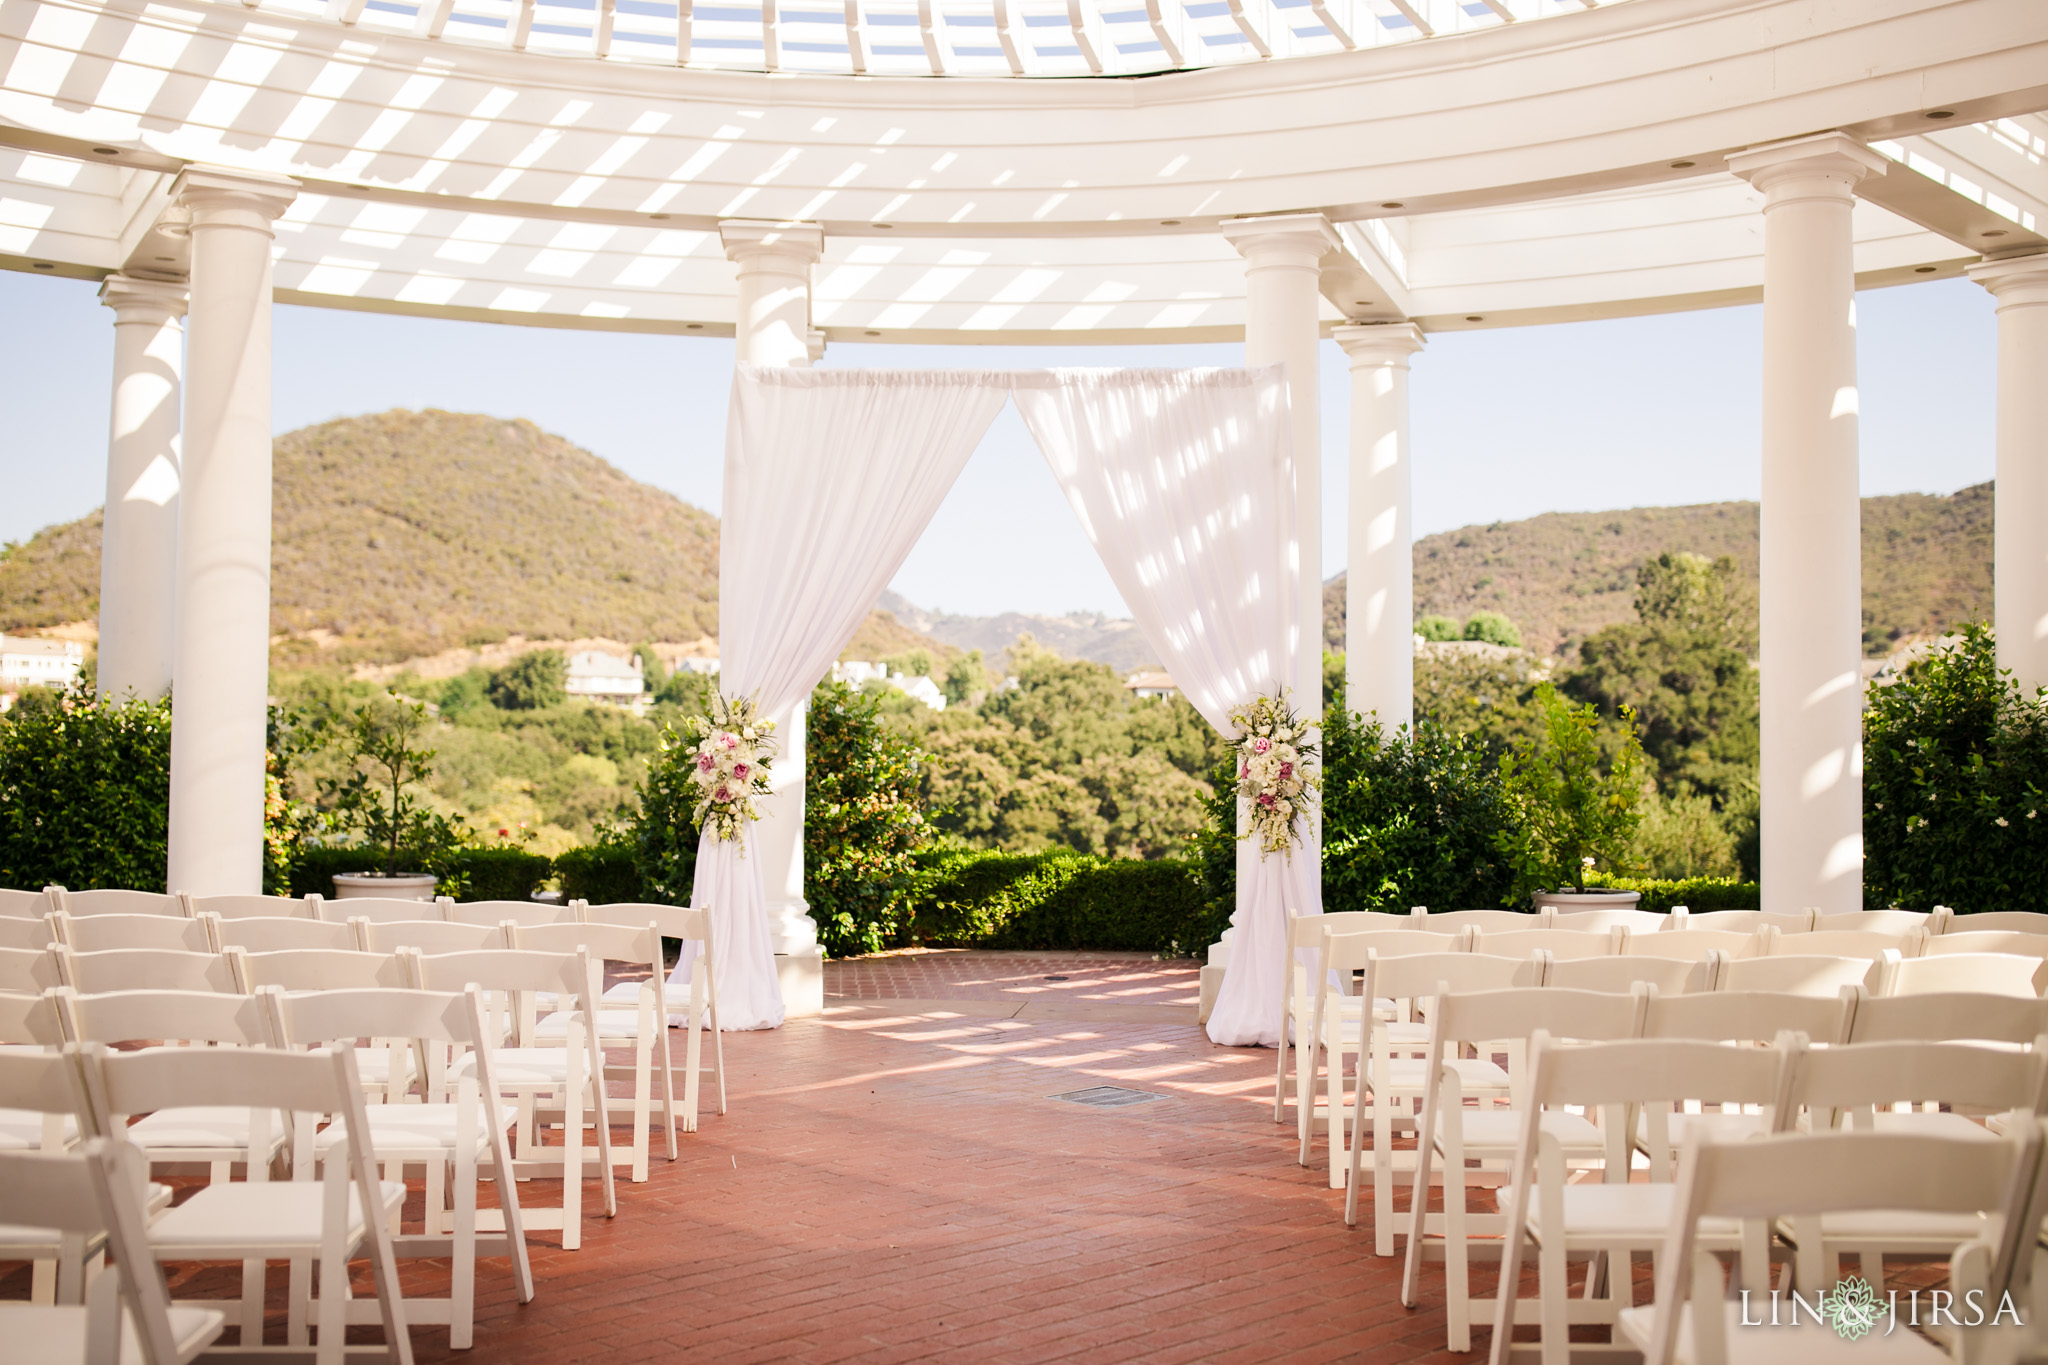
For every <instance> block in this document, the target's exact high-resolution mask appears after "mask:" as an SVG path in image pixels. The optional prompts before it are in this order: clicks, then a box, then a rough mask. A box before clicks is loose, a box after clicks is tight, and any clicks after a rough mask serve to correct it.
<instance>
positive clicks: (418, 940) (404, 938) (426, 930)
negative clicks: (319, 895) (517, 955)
mask: <svg viewBox="0 0 2048 1365" xmlns="http://www.w3.org/2000/svg"><path fill="white" fill-rule="evenodd" d="M349 926H350V927H351V928H353V929H354V930H355V931H356V947H357V948H359V949H361V950H362V951H363V952H366V953H395V952H399V951H400V950H402V949H405V948H417V949H418V950H419V951H420V952H423V953H475V952H483V951H487V950H489V949H493V948H504V947H508V946H510V945H508V944H507V943H506V942H505V930H504V927H503V926H502V925H497V924H488V925H486V924H450V923H449V922H448V921H446V920H382V921H380V920H373V919H357V920H350V921H349Z"/></svg>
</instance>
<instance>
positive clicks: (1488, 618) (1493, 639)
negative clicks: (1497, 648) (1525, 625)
mask: <svg viewBox="0 0 2048 1365" xmlns="http://www.w3.org/2000/svg"><path fill="white" fill-rule="evenodd" d="M1462 634H1463V636H1464V638H1465V639H1467V640H1478V641H1480V642H1482V643H1484V644H1489V645H1504V646H1506V647H1507V648H1509V649H1520V648H1521V647H1522V632H1521V631H1519V630H1517V629H1516V628H1515V623H1514V622H1513V621H1510V620H1509V619H1508V618H1507V617H1505V616H1503V615H1501V614H1500V613H1499V612H1497V611H1475V612H1473V613H1472V615H1471V616H1469V617H1468V618H1466V621H1465V629H1464V631H1463V632H1462Z"/></svg>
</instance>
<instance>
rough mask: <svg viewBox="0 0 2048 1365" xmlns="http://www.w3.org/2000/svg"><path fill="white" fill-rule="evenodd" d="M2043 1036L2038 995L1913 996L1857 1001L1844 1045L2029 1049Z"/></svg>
mask: <svg viewBox="0 0 2048 1365" xmlns="http://www.w3.org/2000/svg"><path fill="white" fill-rule="evenodd" d="M1923 960H1925V959H1923ZM2044 1033H2048V1000H2043V999H2041V998H2040V997H2039V996H2031V995H2026V996H2022V995H1987V994H1979V993H1976V992H1947V993H1934V992H1916V993H1913V994H1907V995H1888V996H1887V995H1874V996H1870V997H1869V998H1867V999H1864V1000H1859V1001H1858V1002H1857V1003H1856V1018H1855V1021H1854V1022H1853V1024H1852V1025H1851V1026H1850V1030H1849V1036H1848V1038H1847V1039H1846V1040H1844V1041H1847V1042H1851V1043H2003V1044H2005V1045H2007V1046H2009V1047H2031V1046H2033V1043H2034V1040H2035V1039H2036V1038H2039V1037H2040V1036H2041V1035H2042V1034H2044ZM1813 1041H1815V1042H1824V1041H1826V1040H1825V1039H1821V1038H1815V1039H1814V1040H1813Z"/></svg>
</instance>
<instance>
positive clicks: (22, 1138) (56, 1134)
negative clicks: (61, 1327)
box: [0, 999, 102, 1303]
mask: <svg viewBox="0 0 2048 1365" xmlns="http://www.w3.org/2000/svg"><path fill="white" fill-rule="evenodd" d="M34 1004H35V1007H36V1008H35V1011H34V1013H33V1015H31V1016H30V1018H32V1019H33V1021H34V1022H33V1024H32V1025H31V1027H33V1029H34V1031H35V1032H36V1033H38V1034H40V1035H41V1036H43V1037H45V1038H46V1039H48V1041H50V1042H51V1043H52V1044H55V1043H56V1042H57V1041H58V1038H57V1022H56V1013H55V1011H54V1010H53V1009H52V1008H51V1006H50V1003H49V1002H48V1001H47V1000H42V999H37V1000H35V1001H34ZM11 1012H12V1013H15V1014H17V1016H20V1015H22V1014H25V1013H27V1012H23V1011H11ZM83 1108H84V1097H83V1096H82V1095H81V1094H80V1093H79V1090H78V1069H77V1067H76V1066H75V1065H74V1064H73V1063H72V1061H71V1060H70V1059H69V1058H67V1057H64V1056H62V1055H61V1054H60V1052H59V1051H58V1049H57V1047H56V1046H54V1045H53V1046H51V1047H49V1048H47V1049H37V1050H34V1051H30V1050H28V1049H26V1048H24V1049H20V1050H10V1051H7V1052H0V1153H5V1152H49V1153H62V1152H67V1151H70V1150H71V1149H72V1148H73V1147H74V1146H75V1145H77V1142H78V1135H79V1126H78V1115H79V1113H80V1112H81V1111H82V1110H83ZM0 1211H6V1219H5V1221H0V1261H27V1262H29V1263H30V1264H31V1270H30V1273H29V1300H30V1302H32V1303H83V1302H85V1280H86V1274H87V1267H88V1263H89V1262H90V1261H91V1260H92V1259H93V1258H94V1257H97V1256H98V1255H99V1254H100V1251H101V1249H102V1246H101V1243H102V1239H101V1238H99V1237H97V1236H81V1235H77V1234H74V1233H67V1232H66V1231H64V1230H63V1229H61V1228H59V1227H57V1226H55V1225H52V1224H49V1223H38V1222H30V1221H27V1220H22V1219H19V1216H18V1215H17V1214H15V1213H14V1212H13V1211H12V1210H11V1209H9V1206H8V1205H7V1204H6V1202H5V1201H4V1200H0Z"/></svg>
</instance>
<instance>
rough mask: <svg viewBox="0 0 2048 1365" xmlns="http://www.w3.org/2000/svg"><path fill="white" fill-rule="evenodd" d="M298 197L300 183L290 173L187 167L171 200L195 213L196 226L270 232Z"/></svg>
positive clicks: (220, 167) (218, 167)
mask: <svg viewBox="0 0 2048 1365" xmlns="http://www.w3.org/2000/svg"><path fill="white" fill-rule="evenodd" d="M298 197H299V182H298V181H296V180H294V179H292V178H291V177H290V176H286V175H271V174H269V173H267V172H265V171H242V170H235V169H233V168H232V167H227V166H203V165H191V166H187V167H186V168H185V169H184V170H182V171H179V172H178V178H177V179H176V180H174V181H172V182H171V202H172V203H174V204H177V205H178V206H179V207H181V208H183V209H185V210H186V211H187V212H189V213H190V214H191V215H192V225H193V226H194V227H252V228H258V229H261V230H262V231H264V232H268V231H269V230H270V225H271V224H272V223H274V222H276V221H277V219H278V218H279V217H280V216H281V215H282V214H283V213H284V211H285V210H286V209H288V208H290V207H291V205H292V201H293V200H294V199H297V198H298Z"/></svg>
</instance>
